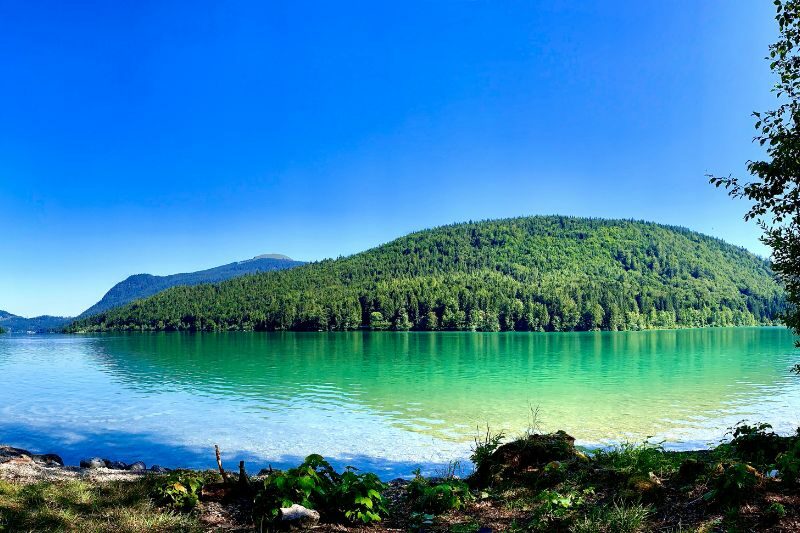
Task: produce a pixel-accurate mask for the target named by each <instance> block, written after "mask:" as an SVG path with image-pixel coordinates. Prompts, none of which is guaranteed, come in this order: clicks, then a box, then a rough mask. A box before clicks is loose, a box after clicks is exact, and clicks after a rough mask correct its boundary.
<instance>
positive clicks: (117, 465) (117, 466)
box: [107, 461, 128, 470]
mask: <svg viewBox="0 0 800 533" xmlns="http://www.w3.org/2000/svg"><path fill="white" fill-rule="evenodd" d="M107 466H108V468H113V469H114V470H127V469H128V463H123V462H122V461H109V462H108V464H107Z"/></svg>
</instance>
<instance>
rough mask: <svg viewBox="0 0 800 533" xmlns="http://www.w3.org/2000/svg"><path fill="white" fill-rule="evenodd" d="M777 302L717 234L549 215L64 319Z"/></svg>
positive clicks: (503, 324)
mask: <svg viewBox="0 0 800 533" xmlns="http://www.w3.org/2000/svg"><path fill="white" fill-rule="evenodd" d="M784 307H785V300H784V294H783V291H782V289H781V288H780V287H779V286H778V285H777V284H776V282H775V281H774V279H773V277H772V273H771V272H770V269H769V265H768V263H767V262H766V261H764V260H763V259H760V258H758V257H756V256H755V255H753V254H751V253H749V252H747V251H746V250H744V249H742V248H737V247H735V246H731V245H729V244H726V243H724V242H723V241H721V240H719V239H714V238H711V237H707V236H704V235H700V234H698V233H695V232H692V231H689V230H686V229H684V228H677V227H668V226H662V225H658V224H653V223H646V222H636V221H624V220H602V219H585V218H574V217H559V216H549V217H528V218H515V219H506V220H497V221H484V222H475V223H473V222H470V223H464V224H455V225H450V226H444V227H440V228H436V229H433V230H426V231H421V232H417V233H413V234H410V235H408V236H406V237H403V238H400V239H397V240H395V241H392V242H390V243H388V244H385V245H383V246H380V247H377V248H374V249H372V250H368V251H366V252H363V253H360V254H356V255H353V256H350V257H346V258H339V259H335V260H325V261H321V262H317V263H312V264H308V265H305V266H301V267H298V268H295V269H292V270H287V271H282V272H270V273H264V274H257V275H251V276H244V277H241V278H236V279H233V280H229V281H225V282H223V283H219V284H215V285H199V286H195V287H175V288H171V289H168V290H166V291H163V292H161V293H159V294H157V295H155V296H152V297H150V298H147V299H143V300H138V301H136V302H133V303H131V304H129V305H126V306H124V307H120V308H116V309H112V310H110V311H107V312H105V313H101V314H98V315H95V316H92V317H89V318H86V319H82V320H79V321H77V322H75V323H73V324H71V325H70V326H69V328H68V330H69V331H73V332H77V331H105V330H189V331H215V330H257V331H270V330H309V331H320V330H349V329H357V328H360V327H370V328H373V329H395V330H408V329H414V330H480V331H501V330H523V331H571V330H597V329H603V330H638V329H648V328H675V327H705V326H742V325H756V324H771V323H773V322H774V321H775V320H776V318H777V317H778V315H779V314H780V313H781V312H782V310H783V309H784Z"/></svg>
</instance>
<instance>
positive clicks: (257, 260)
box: [80, 254, 305, 317]
mask: <svg viewBox="0 0 800 533" xmlns="http://www.w3.org/2000/svg"><path fill="white" fill-rule="evenodd" d="M303 264H305V263H304V262H302V261H294V260H292V259H291V258H290V257H287V256H285V255H280V254H264V255H259V256H257V257H254V258H253V259H248V260H246V261H237V262H236V263H230V264H227V265H222V266H218V267H215V268H209V269H207V270H200V271H198V272H188V273H184V274H172V275H169V276H153V275H151V274H136V275H134V276H130V277H128V278H127V279H125V280H123V281H121V282H119V283H117V284H116V285H114V286H113V287H111V289H110V290H109V291H108V292H107V293H106V294H105V296H103V298H102V299H101V300H100V301H99V302H97V303H96V304H94V305H93V306H92V307H90V308H89V309H87V310H86V311H84V312H83V313H81V314H80V317H86V316H90V315H94V314H97V313H101V312H103V311H107V310H109V309H112V308H114V307H119V306H121V305H125V304H127V303H129V302H132V301H134V300H138V299H139V298H146V297H147V296H152V295H153V294H156V293H158V292H161V291H163V290H164V289H168V288H170V287H176V286H178V285H199V284H201V283H217V282H219V281H224V280H227V279H231V278H235V277H237V276H244V275H246V274H255V273H258V272H270V271H273V270H284V269H287V268H293V267H296V266H299V265H303Z"/></svg>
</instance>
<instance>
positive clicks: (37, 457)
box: [31, 453, 64, 466]
mask: <svg viewBox="0 0 800 533" xmlns="http://www.w3.org/2000/svg"><path fill="white" fill-rule="evenodd" d="M31 459H33V461H34V462H35V463H38V464H40V465H45V466H64V460H63V459H61V457H59V456H58V455H56V454H54V453H42V454H38V453H37V454H34V455H32V456H31Z"/></svg>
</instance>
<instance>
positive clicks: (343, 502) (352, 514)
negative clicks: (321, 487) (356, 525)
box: [334, 467, 387, 524]
mask: <svg viewBox="0 0 800 533" xmlns="http://www.w3.org/2000/svg"><path fill="white" fill-rule="evenodd" d="M384 490H386V484H385V483H383V482H381V480H380V479H378V476H376V475H375V474H372V473H365V474H356V472H355V469H354V468H352V467H347V469H345V471H344V473H343V474H342V475H341V477H340V478H339V483H338V485H337V486H336V489H335V491H334V498H335V500H336V511H338V512H339V513H341V514H342V515H344V517H345V518H346V519H347V520H350V521H352V522H362V523H364V524H368V523H370V522H380V520H381V517H382V516H385V515H386V514H387V510H386V502H385V500H384V498H383V495H382V494H381V493H382V492H383V491H384Z"/></svg>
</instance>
